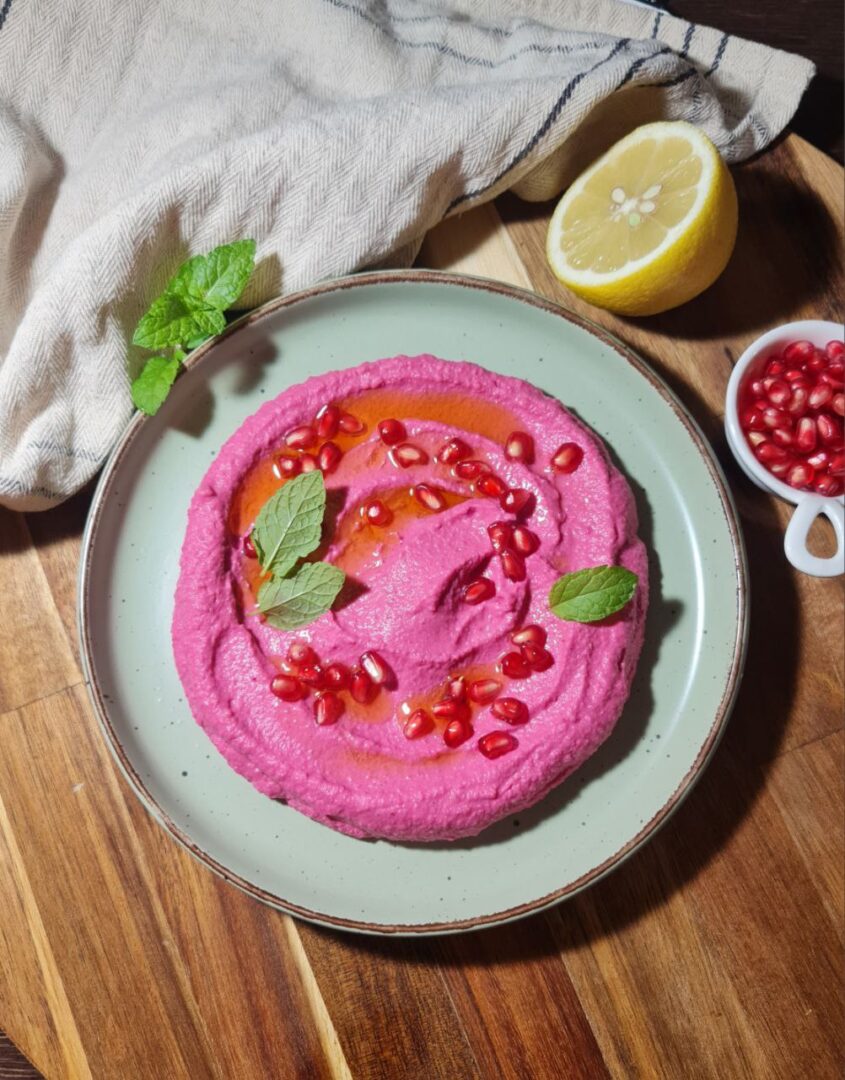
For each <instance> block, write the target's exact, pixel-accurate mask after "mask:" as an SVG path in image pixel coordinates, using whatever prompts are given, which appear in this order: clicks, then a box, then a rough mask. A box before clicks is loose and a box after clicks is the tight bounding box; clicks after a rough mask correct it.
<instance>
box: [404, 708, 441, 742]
mask: <svg viewBox="0 0 845 1080" xmlns="http://www.w3.org/2000/svg"><path fill="white" fill-rule="evenodd" d="M433 730H434V721H433V720H432V719H431V717H430V716H429V715H428V713H427V712H426V711H425V709H415V710H414V711H413V712H412V713H411V715H410V716H409V717H408V719H407V720H406V721H405V726H404V727H403V728H402V734H403V735H404V736H405V738H406V739H421V738H422V737H423V735H428V733H429V732H430V731H433Z"/></svg>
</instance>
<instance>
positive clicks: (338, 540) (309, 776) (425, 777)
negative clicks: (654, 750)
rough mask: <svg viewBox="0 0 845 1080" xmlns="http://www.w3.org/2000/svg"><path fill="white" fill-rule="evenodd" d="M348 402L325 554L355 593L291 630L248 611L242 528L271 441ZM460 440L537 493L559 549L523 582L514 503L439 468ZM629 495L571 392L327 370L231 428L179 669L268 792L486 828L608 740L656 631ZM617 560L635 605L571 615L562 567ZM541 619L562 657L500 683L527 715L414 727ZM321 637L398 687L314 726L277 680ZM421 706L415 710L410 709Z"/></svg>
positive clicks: (179, 629)
mask: <svg viewBox="0 0 845 1080" xmlns="http://www.w3.org/2000/svg"><path fill="white" fill-rule="evenodd" d="M328 403H333V404H336V405H339V406H340V407H341V408H342V409H343V410H346V411H348V412H350V413H352V414H353V415H355V416H357V417H359V418H360V419H361V420H363V421H364V423H365V425H366V428H365V430H364V431H363V432H362V433H360V434H348V435H347V434H344V433H343V432H340V433H339V435H338V436H337V437H336V439H335V440H334V441H335V442H337V444H338V445H339V446H340V448H341V449H342V450H343V451H344V453H343V457H342V459H341V461H340V464H339V465H338V467H337V469H336V470H335V471H334V472H332V473H331V474H330V475H328V476H326V488H327V492H328V504H327V505H328V510H327V516H326V527H325V529H324V537H323V544H322V546H321V548H320V549H319V551H318V552H317V553H315V557H317V558H321V559H323V560H325V561H327V562H330V563H334V564H336V565H338V566H340V567H341V568H342V569H343V570H344V571H345V572H346V574H347V579H348V580H347V586H346V587H345V588H344V590H343V592H342V593H341V596H340V598H339V599H338V601H337V602H336V603H335V606H334V609H333V610H331V611H329V612H328V613H326V614H325V615H322V616H320V617H319V618H318V619H317V620H316V621H315V622H313V623H311V624H310V625H309V626H306V627H304V628H303V629H301V630H298V631H293V632H290V633H282V632H281V631H279V630H275V629H273V628H272V627H271V626H269V625H267V624H266V623H263V622H262V621H260V620H259V619H257V618H250V617H245V616H244V609H245V607H246V606H248V605H249V603H250V599H251V596H252V595H253V593H254V590H255V587H256V574H258V575H260V568H258V567H257V564H255V560H251V562H252V563H253V564H255V565H253V566H252V567H250V565H249V563H250V560H247V559H245V558H244V556H243V543H242V541H243V537H244V536H245V535H246V534H247V533H248V531H249V529H250V528H251V525H252V522H253V521H254V519H255V515H256V513H257V511H258V509H259V508H260V506H261V505H262V504H263V502H264V501H265V500H266V499H267V498H269V496H270V495H271V494H272V493H273V491H274V490H275V489H277V488H278V486H279V483H280V481H279V480H278V479H277V478H275V477H274V475H273V472H272V461H273V457H272V455H273V454H274V453H276V452H278V451H279V449H280V448H281V447H282V446H283V437H284V434H285V432H287V431H288V430H290V429H291V428H293V427H296V426H297V425H301V424H308V423H311V421H312V418H313V417H314V416H315V414H316V413H317V412H318V410H319V409H320V408H321V407H322V406H324V405H326V404H328ZM385 417H396V418H397V419H400V420H401V421H402V422H403V424H404V425H405V428H406V430H407V438H408V441H410V442H411V443H413V444H414V445H416V446H419V447H421V448H423V449H424V450H425V451H427V453H428V456H429V460H428V462H427V463H426V464H424V465H413V466H411V467H410V468H407V469H399V468H397V467H396V466H395V465H394V464H392V463H391V461H390V460H389V458H388V454H387V447H386V446H385V445H384V444H383V443H382V442H381V440H380V439H379V436H378V432H377V430H376V425H377V423H378V421H379V419H383V418H385ZM514 430H522V431H527V432H528V433H529V434H530V435H531V436H532V437H533V440H534V446H535V456H534V462H533V463H532V464H526V463H522V462H517V461H509V460H507V459H506V458H505V456H504V454H503V449H502V447H503V444H504V441H505V439H506V438H507V435H508V434H509V433H510V432H511V431H514ZM453 437H459V438H461V439H463V440H464V441H465V442H466V443H467V444H468V445H469V446H470V447H471V448H472V452H473V457H474V458H478V459H482V460H486V461H487V462H488V463H489V465H490V467H491V468H492V469H493V471H494V472H495V473H496V474H497V475H498V476H500V477H501V478H502V479H503V480H504V481H505V482H506V483H507V485H508V486H509V487H511V488H521V489H527V490H528V491H530V492H531V493H532V495H533V505H532V509H531V512H530V514H529V515H528V516H527V518H526V524H527V525H528V526H529V528H530V529H531V530H532V531H533V532H534V533H535V534H536V536H537V537H538V538H539V541H540V546H539V550H537V551H536V552H535V553H534V554H532V555H531V556H530V558H528V559H527V562H526V565H527V574H526V577H525V580H523V581H513V580H509V579H508V578H506V577H505V576H504V574H503V572H502V568H501V564H500V560H499V559H498V558H497V557H496V556H495V554H494V553H493V551H492V549H491V546H490V540H489V537H488V534H487V528H488V526H489V525H490V524H492V523H493V522H495V521H501V520H503V519H505V520H507V519H508V515H507V514H505V513H504V512H503V511H502V509H501V507H500V506H499V503H498V501H497V500H496V499H493V498H484V497H481V496H478V495H475V494H473V493H472V491H471V489H470V486H469V484H468V483H467V482H466V481H463V480H460V479H459V478H456V477H455V476H454V475H453V472H452V470H451V469H449V468H448V467H446V466H444V465H442V464H439V463H438V462H437V461H436V460H435V454H436V452H437V450H438V448H440V447H441V446H442V445H443V444H444V443H445V442H446V441H447V440H448V439H450V438H453ZM568 441H571V442H574V443H576V444H577V445H578V446H580V447H581V449H582V450H583V452H584V456H583V460H582V461H581V463H580V465H579V467H578V468H577V469H576V470H575V471H574V472H573V473H571V474H570V475H560V474H558V473H555V471H554V470H553V469H552V468H551V466H550V464H549V462H550V459H551V456H552V455H553V454H554V452H555V450H556V449H557V448H558V447H559V446H560V445H561V443H564V442H568ZM420 483H425V484H429V485H431V486H433V487H435V488H436V489H437V490H438V491H440V492H442V493H443V497H444V499H445V500H446V502H447V506H446V508H445V509H443V510H442V511H441V512H439V513H434V512H429V511H426V510H425V509H423V508H421V507H420V506H419V503H417V502H415V501H414V500H413V499H412V498H409V497H408V490H409V488H410V487H411V486H413V485H414V484H420ZM371 498H379V499H381V500H382V501H384V502H385V503H386V505H388V506H389V507H391V512H392V513H393V521H392V522H391V524H390V526H389V527H386V528H382V529H378V528H376V527H374V526H372V525H366V524H362V518H361V515H360V513H359V510H360V507H361V505H362V504H363V503H364V502H365V501H366V500H367V499H371ZM636 528H637V521H636V511H635V508H634V502H633V498H632V495H631V492H630V489H629V487H628V485H627V483H626V481H625V480H624V478H623V477H622V476H621V475H620V473H619V472H618V471H617V470H616V469H615V468H614V467H613V465H612V464H611V463H610V460H609V458H608V455H607V452H606V451H605V449H604V447H603V445H602V444H601V442H600V441H599V439H598V438H597V436H595V435H594V434H593V433H592V432H591V431H589V430H588V429H587V428H586V427H585V426H584V425H583V424H582V423H580V422H579V421H577V420H576V419H575V418H574V417H573V416H572V415H571V414H570V413H569V412H567V411H566V410H565V409H564V408H563V407H562V406H561V405H560V404H559V403H558V402H557V401H555V400H553V399H551V398H549V397H547V396H546V395H545V394H543V393H541V392H540V391H539V390H537V389H535V388H534V387H532V386H530V385H529V384H528V383H526V382H523V381H522V380H519V379H513V378H507V377H504V376H500V375H494V374H492V373H491V372H488V371H486V370H485V369H483V368H481V367H478V366H476V365H474V364H469V363H463V362H453V361H445V360H439V359H436V358H435V357H432V356H418V357H405V356H397V357H393V358H392V359H387V360H380V361H376V362H374V363H367V364H362V365H360V366H358V367H355V368H350V369H347V370H344V371H338V372H332V373H329V374H326V375H321V376H316V377H314V378H310V379H308V380H307V381H306V382H304V383H302V384H300V385H298V386H294V387H291V388H290V389H289V390H286V391H284V392H283V393H282V394H280V395H279V396H278V397H277V398H276V399H275V400H273V401H270V402H268V403H267V404H266V405H264V406H263V407H262V408H261V409H260V410H259V411H258V412H257V413H255V414H254V415H253V416H252V417H250V418H249V419H248V420H247V421H246V422H245V423H244V424H243V425H242V427H241V428H240V429H239V430H238V431H237V432H236V433H235V434H234V435H233V436H232V437H231V438H230V439H229V440H228V442H226V444H225V445H224V446H223V448H222V449H221V451H220V453H219V455H218V456H217V458H216V459H215V461H214V463H213V464H212V466H211V468H210V469H209V470H208V472H207V474H206V476H205V477H204V479H203V481H202V483H201V484H200V486H199V488H198V490H197V492H196V493H195V495H194V498H193V501H192V503H191V508H190V511H189V517H188V528H187V533H186V536H185V541H184V545H183V549H182V556H181V569H180V577H179V582H178V585H177V589H176V604H175V614H174V618H173V647H174V654H175V658H176V665H177V668H178V671H179V675H180V677H181V679H182V682H183V685H184V687H185V691H186V694H187V698H188V701H189V703H190V706H191V710H192V712H193V714H194V716H195V718H196V720H197V721H198V723H199V724H200V725H201V726H202V727H203V728H204V729H205V731H206V732H207V733H208V735H209V736H210V738H211V739H212V740H213V742H214V743H215V745H216V746H217V748H218V749H219V750H220V752H221V753H222V754H223V755H224V757H225V758H226V760H227V761H228V762H229V764H230V765H231V766H232V767H233V768H234V769H236V770H237V771H238V772H239V773H241V774H242V775H243V776H245V777H246V778H247V779H248V780H249V781H250V782H251V783H252V784H254V785H255V787H257V788H258V789H259V790H260V791H262V792H264V793H265V794H267V795H269V796H271V797H272V798H277V799H284V800H285V801H286V802H288V803H289V804H290V805H291V806H293V807H295V808H296V809H298V810H300V811H302V812H303V813H305V814H308V815H309V816H310V817H312V818H315V819H316V820H318V821H321V822H324V823H325V824H328V825H330V826H332V827H333V828H335V829H339V830H341V831H343V832H346V833H349V834H351V835H353V836H375V837H386V838H391V839H402V840H438V839H452V838H456V837H460V836H470V835H474V834H475V833H478V832H479V831H480V830H481V829H483V828H485V827H486V826H487V825H490V824H491V823H492V822H494V821H496V820H498V819H499V818H501V817H504V816H505V815H507V814H509V813H512V812H514V811H517V810H520V809H522V808H524V807H526V806H528V805H531V804H533V803H535V802H536V801H537V800H538V799H540V798H541V797H542V796H543V795H544V794H546V792H547V791H549V790H550V789H551V788H552V787H554V786H555V785H556V784H558V783H560V782H561V780H563V779H564V778H565V777H566V776H568V775H569V774H570V773H571V772H572V771H573V770H574V769H576V768H577V767H578V766H579V765H580V764H581V763H582V762H583V761H584V760H585V759H586V758H587V757H589V756H590V754H592V753H593V752H594V751H595V750H596V749H597V747H598V746H599V745H600V744H601V743H602V742H603V741H604V740H605V738H606V737H607V736H608V734H609V733H610V731H611V730H612V728H613V726H614V724H615V723H616V720H617V719H618V717H619V714H620V712H621V710H622V707H623V705H624V703H625V700H626V698H627V696H628V692H629V689H630V685H631V681H632V679H633V675H634V670H635V667H636V663H637V659H638V656H639V652H640V648H641V645H642V638H643V624H644V619H645V612H646V605H647V596H648V582H647V562H646V554H645V549H644V547H643V544H642V543H641V542H640V540H639V539H638V538H637V535H636ZM601 564H611V565H622V566H626V567H628V568H629V569H630V570H633V571H634V572H635V573H636V574H637V575H638V576H639V582H640V583H639V588H638V589H637V592H636V594H635V596H634V599H633V600H632V602H631V603H630V604H629V605H628V606H627V607H626V608H625V609H624V610H623V611H622V612H621V613H619V614H618V615H616V616H614V617H613V618H611V619H608V620H606V621H605V622H603V623H594V624H590V625H584V624H580V623H575V622H563V621H561V620H559V619H557V618H556V617H555V616H554V615H552V614H551V612H550V611H549V609H548V603H547V598H548V593H549V589H550V587H551V585H552V583H553V582H554V581H555V580H556V578H558V577H559V576H560V575H561V574H562V573H566V572H568V571H571V570H579V569H581V568H583V567H589V566H597V565H601ZM479 575H484V576H486V577H488V578H490V579H492V581H493V582H494V584H495V588H496V591H495V595H494V596H492V597H491V598H490V599H488V600H486V601H485V602H483V603H479V604H475V605H472V604H468V603H466V602H464V600H463V590H464V589H465V587H466V585H467V584H468V583H469V582H470V581H471V580H473V579H475V578H477V577H478V576H479ZM527 624H537V625H539V626H541V627H542V628H543V629H544V630H545V631H546V633H547V635H548V640H547V644H546V648H547V649H548V650H549V651H550V652H551V654H552V655H553V657H554V663H553V665H552V666H551V667H549V668H548V669H547V670H545V671H538V672H535V673H533V674H532V675H531V677H530V678H527V679H519V680H516V679H515V680H512V681H511V680H503V681H504V682H505V684H506V685H505V688H504V690H503V691H502V693H503V695H507V696H513V697H516V698H518V699H519V700H521V701H523V702H524V703H525V705H526V706H527V708H528V713H529V720H528V722H527V723H526V724H523V725H520V726H513V727H511V726H509V725H508V724H506V723H504V722H503V721H502V720H497V719H496V717H495V716H493V715H492V714H491V711H490V707H489V705H484V706H479V707H474V708H473V715H472V727H473V729H474V734H473V736H472V737H471V738H470V739H468V740H467V741H466V742H464V743H463V744H462V745H460V746H458V747H456V748H454V749H451V748H449V747H447V746H446V745H445V743H444V741H443V737H442V729H443V726H444V723H443V722H441V721H437V727H436V728H435V730H434V731H433V732H431V733H430V734H428V735H426V736H425V737H423V738H417V739H413V740H411V739H408V738H406V737H405V735H404V734H403V721H404V720H405V719H406V717H407V715H408V712H409V711H410V710H411V709H412V708H415V707H417V706H419V705H423V706H425V707H427V708H428V707H430V705H431V703H432V702H433V701H436V700H438V698H439V697H442V692H443V687H444V684H445V682H446V680H447V679H448V677H449V676H450V675H456V674H466V675H467V676H468V677H469V678H483V677H489V676H491V675H495V677H497V678H502V676H501V675H500V674H497V673H496V667H495V665H496V664H497V662H498V660H499V659H500V658H501V656H502V655H503V654H504V653H506V652H508V651H510V650H512V649H513V648H514V646H513V645H511V644H510V641H509V634H510V633H511V632H512V631H514V630H516V629H518V628H519V627H522V626H525V625H527ZM292 641H301V642H307V643H308V644H310V645H311V646H312V647H313V648H314V649H315V650H316V652H317V654H318V655H319V657H320V658H321V660H322V661H323V663H324V664H328V663H332V662H340V663H342V664H345V665H348V666H349V667H352V666H353V665H355V664H356V663H357V662H358V660H359V658H360V656H361V654H362V653H364V652H365V651H367V650H376V651H377V652H378V653H379V654H380V656H381V657H383V658H384V660H385V661H386V662H387V664H388V665H389V667H390V669H391V671H392V673H393V679H392V680H391V682H390V684H389V685H388V686H387V687H385V688H384V689H382V690H381V692H380V693H379V695H378V697H377V698H376V699H375V701H373V702H372V703H371V704H368V705H358V704H356V703H355V702H353V701H352V700H351V698H350V697H349V694H348V693H347V692H343V693H342V694H341V697H343V698H344V699H345V702H346V711H345V712H344V714H343V715H342V716H341V718H340V720H339V721H338V722H337V723H335V724H333V725H332V726H328V727H320V726H317V725H316V724H315V722H314V703H313V696H310V697H309V698H307V699H305V700H302V701H296V702H285V701H281V700H279V699H278V698H276V697H274V696H273V694H271V693H270V692H269V684H270V681H271V679H272V678H273V676H274V675H275V674H277V673H278V670H279V669H278V662H279V658H280V657H282V656H284V654H285V652H286V649H287V647H288V646H289V645H290V643H291V642H292ZM403 706H404V709H403ZM502 730H507V731H508V732H509V733H510V734H511V735H512V736H514V737H515V738H516V741H517V744H518V745H517V746H516V748H515V749H513V750H512V751H511V752H508V753H504V754H503V755H502V756H500V757H496V758H495V759H492V760H491V759H490V758H488V757H485V756H484V755H483V754H482V753H480V752H479V749H478V740H479V738H481V737H483V736H484V735H485V734H487V733H488V732H491V731H502Z"/></svg>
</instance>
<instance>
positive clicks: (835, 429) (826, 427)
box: [816, 413, 842, 446]
mask: <svg viewBox="0 0 845 1080" xmlns="http://www.w3.org/2000/svg"><path fill="white" fill-rule="evenodd" d="M816 427H817V428H818V429H819V438H820V439H821V441H822V442H823V443H824V444H825V446H832V445H833V444H834V443H836V442H838V441H839V440H840V438H841V437H842V432H841V427H842V425H841V424H837V423H836V421H835V420H834V419H833V417H832V416H830V415H829V414H828V413H821V415H819V416H817V417H816Z"/></svg>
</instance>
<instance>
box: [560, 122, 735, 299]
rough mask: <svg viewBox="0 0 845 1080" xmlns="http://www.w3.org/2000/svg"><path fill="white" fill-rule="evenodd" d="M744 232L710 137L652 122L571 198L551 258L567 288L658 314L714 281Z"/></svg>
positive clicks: (563, 206) (619, 146)
mask: <svg viewBox="0 0 845 1080" xmlns="http://www.w3.org/2000/svg"><path fill="white" fill-rule="evenodd" d="M736 226H737V202H736V189H735V188H734V183H733V180H732V178H731V174H730V173H729V172H728V170H727V168H726V167H725V164H724V162H723V161H722V159H721V158H720V157H719V152H718V150H717V149H716V147H715V146H714V145H713V143H712V142H711V141H710V140H709V139H708V138H707V136H706V135H704V134H702V132H700V131H699V130H698V128H695V127H693V126H692V124H686V123H683V122H682V121H677V122H673V123H668V122H666V123H656V124H645V125H643V127H640V128H637V129H636V130H635V131H632V132H631V134H630V135H626V136H625V138H624V139H621V140H620V141H619V142H618V143H616V144H615V146H612V147H611V148H610V149H609V150H608V151H607V153H606V154H604V155H603V156H602V157H600V158H599V159H598V161H596V162H595V163H594V164H593V165H591V166H590V168H589V169H587V171H586V172H584V173H582V174H581V175H580V176H579V177H578V179H577V180H576V181H575V182H574V183H573V184H572V186H571V187H570V188H569V190H568V191H567V192H566V193H565V194H564V196H563V198H562V199H561V200H560V202H559V203H558V205H557V207H556V209H555V212H554V214H553V216H552V220H551V222H550V224H549V232H548V237H547V240H546V255H547V257H548V260H549V264H550V266H551V268H552V270H553V271H554V273H555V275H556V276H557V277H558V278H559V279H560V280H561V281H562V282H563V283H564V285H567V286H568V287H569V288H570V289H571V290H572V291H573V292H574V293H577V295H578V296H581V297H583V298H584V299H585V300H588V301H589V302H590V303H591V304H596V305H597V306H598V307H603V308H607V309H609V310H610V311H616V312H619V313H620V314H623V315H654V314H656V313H657V312H660V311H667V310H668V309H669V308H673V307H677V306H678V305H679V304H683V303H685V302H686V301H687V300H691V299H692V298H693V297H694V296H698V294H699V293H700V292H703V291H704V290H705V289H706V288H708V287H709V286H710V285H712V284H713V282H714V281H715V280H716V278H717V277H718V276H719V274H721V272H722V271H723V270H724V268H725V265H726V264H727V261H728V259H729V258H730V256H731V252H732V251H733V247H734V242H735V241H736Z"/></svg>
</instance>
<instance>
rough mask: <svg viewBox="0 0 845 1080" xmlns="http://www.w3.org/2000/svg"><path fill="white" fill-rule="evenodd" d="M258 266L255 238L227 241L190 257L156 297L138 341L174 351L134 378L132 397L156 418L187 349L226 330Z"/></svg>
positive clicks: (137, 332) (140, 325) (141, 324)
mask: <svg viewBox="0 0 845 1080" xmlns="http://www.w3.org/2000/svg"><path fill="white" fill-rule="evenodd" d="M254 265H255V241H254V240H236V241H235V242H234V243H232V244H223V245H221V246H220V247H216V248H214V250H213V251H210V252H209V253H208V254H207V255H195V256H194V257H193V258H191V259H188V260H187V262H185V263H183V264H182V265H181V266H180V267H179V269H178V270H177V271H176V273H175V274H174V276H173V277H172V278H171V279H170V281H169V282H168V283H167V287H166V288H165V290H164V292H162V293H161V295H160V296H157V297H156V298H155V300H153V302H152V303H151V304H150V306H149V308H148V309H147V311H146V312H145V313H144V315H143V316H142V317H141V320H140V322H139V323H138V325H137V327H136V328H135V333H134V334H133V335H132V344H133V345H140V346H141V347H142V348H145V349H166V348H173V352H172V353H171V354H170V355H169V356H167V355H164V354H162V355H159V356H153V357H151V358H150V359H149V360H147V362H146V363H145V365H144V367H143V369H142V371H141V373H140V375H138V377H137V378H136V379H135V380H134V381H133V383H132V401H133V402H134V404H135V405H136V406H137V407H138V408H139V409H140V410H141V411H142V412H145V413H147V414H148V415H149V416H152V415H154V414H155V413H156V412H157V411H158V409H159V408H160V407H161V404H162V402H163V401H164V399H165V398H166V397H167V394H168V393H169V391H170V387H171V386H172V385H173V381H174V379H175V378H176V375H177V374H178V373H179V368H180V367H181V365H182V361H183V360H184V359H185V354H186V352H187V351H190V350H191V349H195V348H196V347H197V346H198V345H201V344H202V343H203V342H204V341H207V340H208V338H210V337H213V336H214V335H215V334H219V333H220V332H221V331H222V330H224V329H225V327H226V317H225V315H224V312H225V311H226V309H227V308H229V307H231V306H232V304H234V303H235V301H236V300H237V299H238V297H239V296H240V295H241V293H242V292H243V290H244V287H245V285H246V283H247V281H249V278H250V275H251V274H252V270H253V267H254ZM165 362H166V363H165ZM148 369H149V370H148ZM168 378H169V381H167V380H168Z"/></svg>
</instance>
